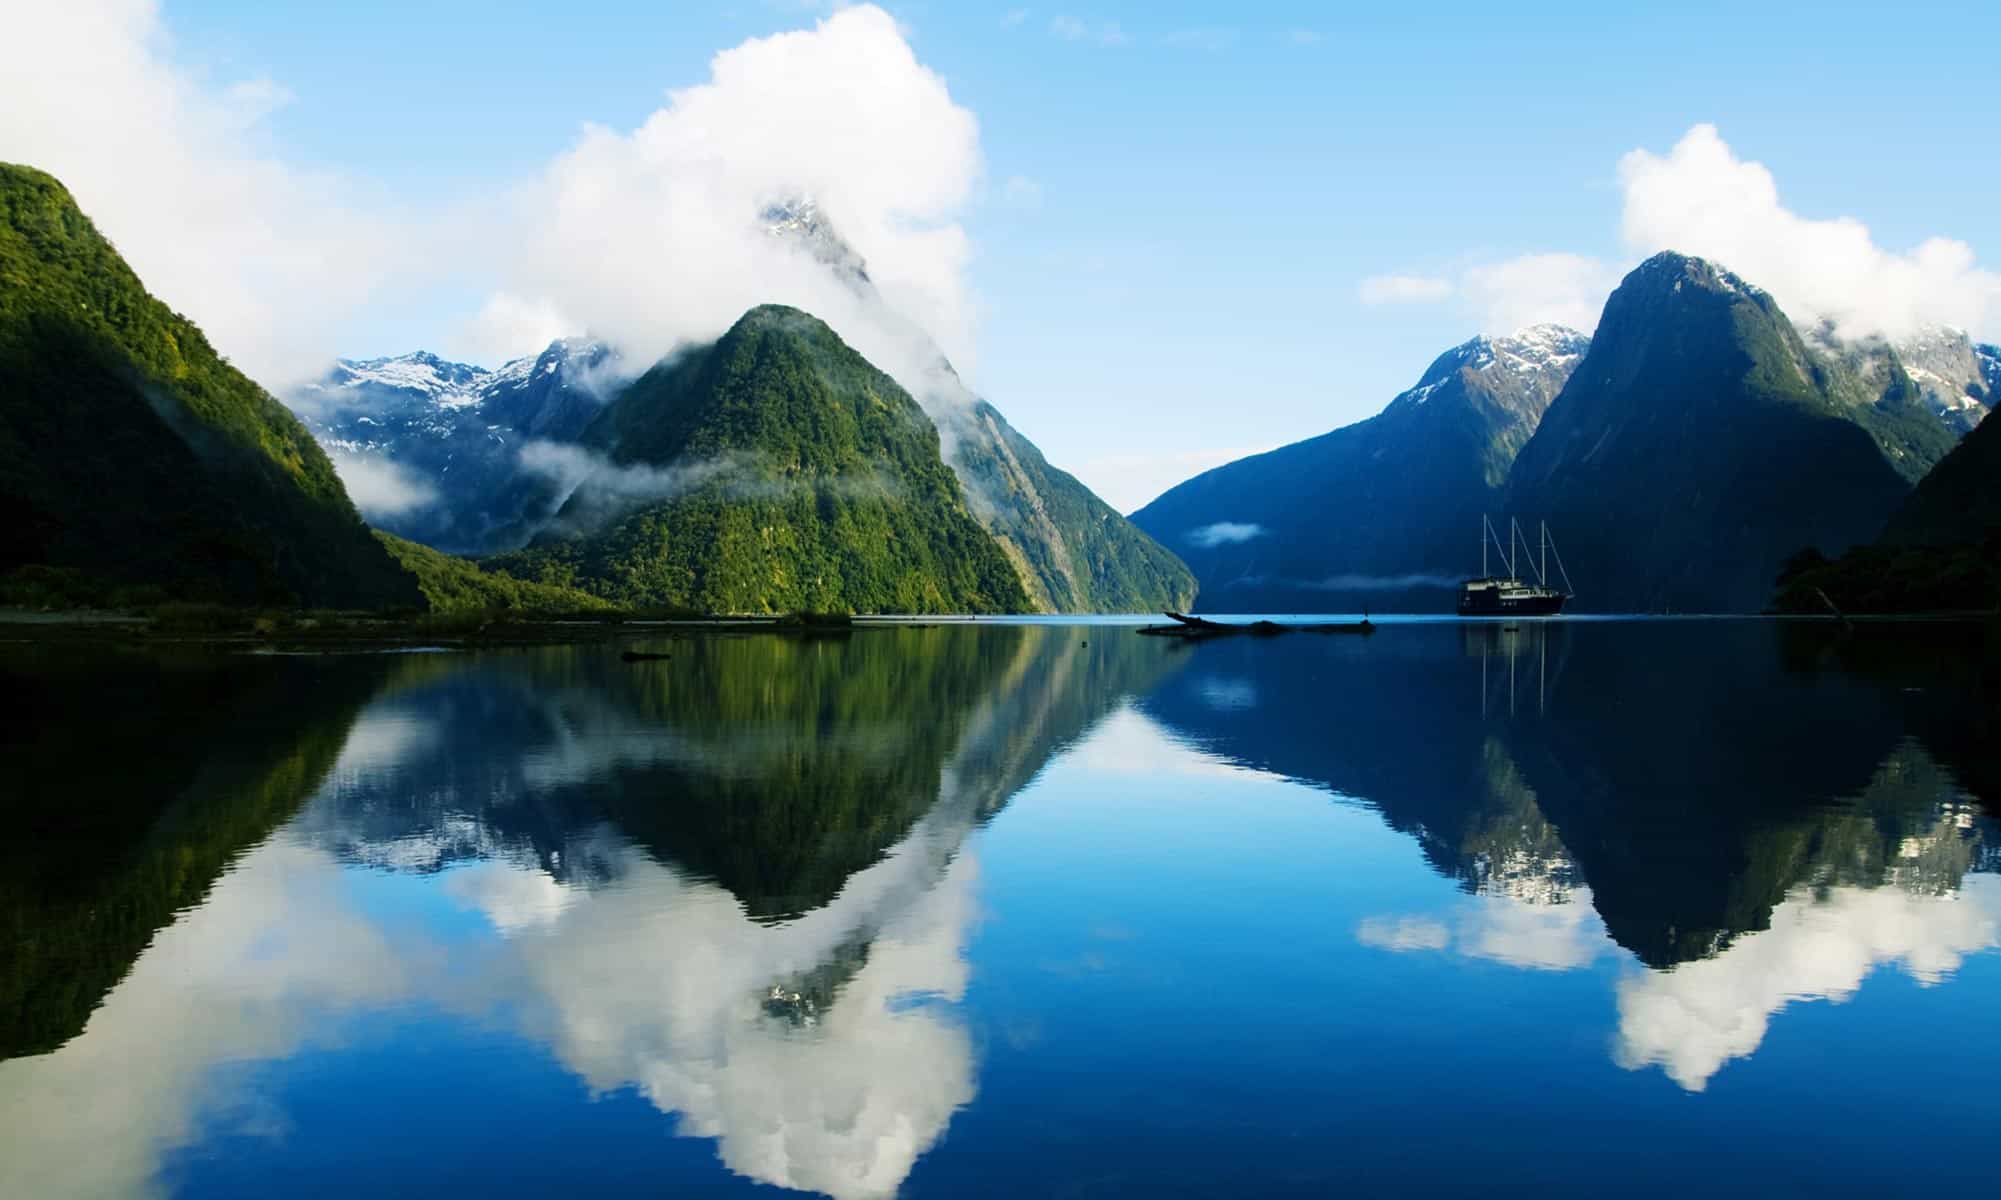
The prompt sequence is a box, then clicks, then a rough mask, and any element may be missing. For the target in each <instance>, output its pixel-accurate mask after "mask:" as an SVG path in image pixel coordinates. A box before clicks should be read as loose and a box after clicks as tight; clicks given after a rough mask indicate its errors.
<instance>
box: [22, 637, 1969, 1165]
mask: <svg viewBox="0 0 2001 1200" xmlns="http://www.w3.org/2000/svg"><path fill="white" fill-rule="evenodd" d="M652 645H654V646H655V647H656V648H664V649H669V650H671V652H672V657H671V658H670V659H668V660H666V661H662V662H647V663H640V664H626V663H623V662H621V661H619V659H618V656H617V653H616V648H611V649H608V648H606V647H601V646H591V647H557V648H547V649H534V650H505V651H490V652H480V653H471V654H462V655H460V654H452V655H441V654H440V655H395V656H391V655H374V656H371V655H354V656H341V657H325V658H285V657H277V658H254V657H249V656H237V657H219V656H213V655H192V654H190V655H183V656H175V657H164V658H163V657H158V656H149V657H141V656H137V655H127V654H113V653H110V652H108V651H107V652H90V653H80V652H77V651H75V650H73V649H71V650H64V651H62V652H60V653H57V652H53V651H49V650H39V651H38V650H32V649H13V650H6V651H0V672H4V676H5V678H4V684H5V686H6V688H7V690H8V693H9V694H10V696H12V697H14V698H15V699H16V700H17V701H23V700H25V701H26V702H27V703H25V704H22V705H21V706H20V707H22V708H25V709H27V710H29V712H28V715H27V716H25V717H23V718H17V719H15V720H14V721H12V722H10V723H8V724H7V725H6V726H5V728H4V731H0V751H4V767H3V768H0V770H4V775H0V819H4V822H5V823H4V827H0V1059H4V1060H5V1061H0V1196H7V1197H16V1196H19V1197H42V1196H50V1197H61V1196H90V1197H100V1196H105V1197H115V1196H125V1195H187V1196H268V1195H297V1196H322V1195H324V1196H341V1197H351V1196H355V1195H380V1196H387V1195H412V1194H425V1195H428V1194H454V1195H458V1194H463V1195H482V1196H514V1195H521V1196H537V1197H543V1196H551V1195H582V1194H597V1195H616V1196H624V1195H729V1194H735V1193H739V1192H742V1193H750V1192H758V1191H764V1192H775V1191H776V1190H778V1189H797V1190H799V1191H802V1192H811V1193H825V1194H829V1195H833V1196H838V1197H868V1196H886V1195H891V1194H898V1193H901V1194H907V1195H914V1196H966V1195H993V1196H1019V1195H1024V1194H1032V1195H1047V1196H1069V1195H1093V1194H1128V1193H1129V1194H1146V1195H1251V1194H1294V1195H1327V1194H1333V1193H1336V1192H1346V1193H1351V1194H1362V1195H1371V1194H1414V1193H1415V1194H1422V1193H1432V1194H1443V1193H1451V1194H1460V1195H1469V1194H1514V1193H1521V1192H1527V1191H1530V1190H1536V1191H1543V1190H1551V1191H1554V1190H1557V1189H1564V1190H1566V1191H1568V1192H1569V1193H1570V1194H1576V1195H1598V1194H1608V1193H1624V1194H1641V1195H1673V1196H1686V1195H1691V1194H1698V1195H1700V1194H1708V1195H1715V1194H1724V1195H1742V1194H1760V1195H1813V1196H1834V1195H1881V1194H1914V1193H1919V1192H1923V1193H1927V1194H1929V1193H1946V1192H1950V1191H1964V1192H1966V1193H1967V1194H1981V1193H1983V1192H1984V1191H1985V1190H1986V1189H1987V1188H1990V1187H1991V1186H1992V1180H1993V1167H1992V1161H1993V1160H1992V1148H1993V1145H1994V1138H1995V1136H1996V1132H1997V1129H2001V1125H1997V1120H1996V1114H1997V1112H2001V954H1997V953H1996V949H1997V944H2001V877H1997V875H1996V874H1995V873H1994V872H1996V870H1997V869H2001V828H1997V826H1996V824H1995V823H1994V822H1993V821H1992V820H1991V819H1990V818H1989V816H1988V813H1989V812H1990V811H1992V809H1990V807H1989V806H1996V807H2001V769H1998V768H1997V751H1996V747H1997V745H2001V724H1997V718H1996V713H1997V711H2001V702H1997V679H2001V672H1997V670H1996V667H1995V664H1996V662H1997V658H2001V655H1997V652H1996V649H1995V646H1994V644H1993V638H1992V635H1991V634H1989V633H1983V632H1982V631H1981V630H1979V629H1977V628H1945V627H1930V628H1921V629H1916V630H1903V631H1899V630H1896V629H1892V628H1887V627H1884V628H1863V629H1860V630H1858V631H1857V632H1856V633H1855V634H1854V635H1852V636H1849V637H1841V636H1838V635H1837V634H1836V633H1835V632H1834V631H1832V630H1829V629H1826V628H1821V627H1811V628H1809V627H1801V626H1783V625H1776V624H1771V623H1763V622H1719V621H1690V622H1633V623H1607V622H1562V623H1556V624H1552V625H1549V626H1538V625H1534V624H1524V625H1523V626H1522V627H1520V628H1513V629H1511V628H1507V627H1503V626H1499V625H1492V624H1489V625H1459V624H1452V623H1435V624H1415V625H1395V626H1390V627H1386V628H1385V629H1384V630H1383V631H1382V632H1381V633H1379V634H1378V635H1377V636H1375V637H1374V638H1372V639H1366V640H1364V639H1360V638H1344V637H1310V636H1293V637H1287V638H1279V639H1271V640H1251V639H1231V640H1227V641H1222V642H1214V643H1209V644H1203V645H1194V646H1186V645H1176V644H1164V643H1163V642H1161V641H1160V640H1156V639H1151V638H1142V637H1139V636H1136V635H1135V634H1133V633H1132V632H1131V631H1130V629H1125V628H1117V627H1111V626H1105V625H1095V626H1063V625H1056V624H1034V625H994V624H982V625H979V626H947V627H941V628H934V629H919V628H899V629H889V630H866V631H861V632H857V633H855V634H853V635H852V636H846V637H828V638H817V639H806V640H797V639H787V638H783V637H779V636H775V635H769V634H752V635H742V636H706V637H693V638H687V639H681V640H669V639H666V638H662V639H660V640H659V641H657V642H655V643H652Z"/></svg>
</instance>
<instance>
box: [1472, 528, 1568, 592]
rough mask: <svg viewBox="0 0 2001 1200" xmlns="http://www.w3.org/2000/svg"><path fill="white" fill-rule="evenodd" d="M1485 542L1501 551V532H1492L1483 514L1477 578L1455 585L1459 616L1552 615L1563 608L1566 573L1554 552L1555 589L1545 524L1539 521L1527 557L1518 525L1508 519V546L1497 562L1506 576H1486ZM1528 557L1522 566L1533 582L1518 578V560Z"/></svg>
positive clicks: (1552, 548) (1553, 548) (1553, 550)
mask: <svg viewBox="0 0 2001 1200" xmlns="http://www.w3.org/2000/svg"><path fill="white" fill-rule="evenodd" d="M1489 545H1492V547H1493V548H1494V549H1495V550H1496V551H1501V535H1500V534H1498V533H1496V532H1495V531H1494V523H1493V522H1492V521H1489V520H1488V519H1487V518H1486V516H1485V515H1482V516H1481V518H1480V578H1478V579H1469V580H1467V581H1466V582H1465V583H1463V584H1461V585H1460V587H1459V615H1460V616H1462V617H1552V616H1555V615H1556V614H1557V613H1560V612H1562V611H1563V605H1564V602H1565V601H1567V600H1569V599H1570V596H1571V587H1570V572H1568V571H1566V570H1564V569H1563V556H1562V555H1561V554H1557V555H1556V569H1557V573H1558V574H1560V575H1561V576H1562V577H1563V586H1562V587H1561V588H1555V587H1551V586H1550V582H1549V557H1550V555H1551V554H1555V553H1556V545H1555V543H1553V542H1551V541H1550V540H1549V525H1548V523H1546V522H1545V523H1542V525H1541V536H1540V541H1539V542H1538V544H1537V546H1536V547H1535V551H1536V552H1535V554H1534V555H1533V556H1528V555H1527V552H1528V551H1529V550H1530V549H1531V547H1530V546H1528V545H1527V544H1526V539H1524V538H1523V537H1522V527H1521V525H1520V523H1519V522H1517V521H1516V520H1515V519H1514V518H1513V517H1510V518H1508V545H1507V549H1506V550H1505V551H1503V552H1502V553H1501V556H1500V557H1501V564H1502V565H1503V566H1505V567H1507V569H1508V573H1507V574H1506V575H1490V574H1488V572H1487V548H1488V546H1489ZM1525 556H1528V562H1527V563H1526V565H1527V566H1528V567H1529V568H1530V569H1531V570H1533V571H1534V572H1535V582H1533V583H1531V582H1529V581H1528V580H1526V579H1524V578H1522V573H1521V570H1520V569H1519V568H1520V566H1521V565H1523V564H1522V559H1523V558H1524V557H1525Z"/></svg>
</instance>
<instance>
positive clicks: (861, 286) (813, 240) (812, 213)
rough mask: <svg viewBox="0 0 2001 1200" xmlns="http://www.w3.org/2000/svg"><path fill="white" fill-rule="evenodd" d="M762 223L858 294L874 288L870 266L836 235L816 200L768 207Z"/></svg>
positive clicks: (795, 200)
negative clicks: (859, 291) (870, 277)
mask: <svg viewBox="0 0 2001 1200" xmlns="http://www.w3.org/2000/svg"><path fill="white" fill-rule="evenodd" d="M759 220H760V221H761V222H762V223H763V225H764V230H765V232H766V233H769V234H770V235H771V236H772V237H775V238H780V239H783V240H785V241H787V242H790V243H792V244H793V245H796V246H798V247H799V248H800V249H802V250H804V251H806V253H808V254H810V255H812V256H813V258H814V260H815V261H817V262H819V263H820V264H821V265H823V266H825V267H827V268H829V269H830V270H832V271H833V272H834V274H835V275H837V276H839V277H840V279H841V281H842V282H843V283H846V284H847V285H848V286H850V287H852V288H855V289H856V290H866V289H872V288H873V287H874V283H873V281H872V280H870V279H869V274H868V263H867V262H865V261H864V260H863V259H862V256H861V255H860V254H859V253H857V252H856V250H855V248H854V247H853V246H850V245H848V243H847V241H846V240H845V239H844V238H842V237H841V235H840V234H839V233H836V232H835V231H834V226H833V224H832V223H831V222H830V221H828V220H827V218H826V217H825V216H824V215H823V214H822V213H821V212H820V206H819V205H818V204H816V203H814V201H813V199H812V197H810V196H795V197H793V198H791V199H789V200H781V201H779V202H778V203H776V204H771V205H768V206H766V208H765V210H764V211H763V212H762V213H761V214H759Z"/></svg>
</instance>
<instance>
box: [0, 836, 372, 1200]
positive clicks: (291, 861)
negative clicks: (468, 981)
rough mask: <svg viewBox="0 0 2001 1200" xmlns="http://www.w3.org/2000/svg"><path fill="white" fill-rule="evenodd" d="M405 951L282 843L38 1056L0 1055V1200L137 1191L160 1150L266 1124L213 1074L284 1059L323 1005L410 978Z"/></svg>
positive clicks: (336, 876) (320, 862)
mask: <svg viewBox="0 0 2001 1200" xmlns="http://www.w3.org/2000/svg"><path fill="white" fill-rule="evenodd" d="M405 963H406V960H405V958H404V957H402V956H400V955H399V954H398V953H397V952H396V951H395V949H394V948H392V947H391V945H390V944H389V941H388V939H387V938H386V937H385V936H384V934H383V932H382V931H381V930H379V929H377V928H376V927H375V926H373V925H371V924H370V923H369V922H368V921H366V920H365V919H363V918H362V917H361V916H360V915H359V914H357V913H355V912H353V911H351V909H350V908H349V907H348V906H347V904H346V903H345V896H344V895H343V894H341V889H340V870H339V868H338V867H337V866H336V865H335V863H334V862H333V861H332V860H331V859H330V858H329V857H328V856H327V855H326V854H324V853H322V852H320V851H317V850H311V849H306V848H304V847H301V846H298V845H295V844H292V843H288V842H286V841H284V840H283V839H282V838H281V839H279V840H277V841H273V842H271V843H267V844H266V845H264V846H263V847H260V848H259V849H257V850H255V851H252V852H251V853H250V854H248V855H246V856H245V857H244V858H243V860H242V861H241V862H240V863H239V864H238V865H237V866H236V868H235V869H234V870H233V871H231V872H230V874H228V875H227V876H225V877H224V878H223V879H222V880H220V881H219V882H218V883H217V885H216V888H215V891H214V892H213V893H212V895H211V897H210V901H209V903H207V904H204V905H203V906H202V907H201V908H199V909H196V910H194V911H192V912H190V913H188V914H187V915H186V916H185V917H183V918H182V919H181V920H179V921H178V922H176V923H175V924H173V925H171V926H169V927H168V928H166V929H164V930H162V931H160V934H159V935H158V937H157V938H156V939H155V940H154V942H153V945H152V946H151V947H150V948H149V949H148V950H147V951H146V952H145V953H144V954H142V955H140V957H139V959H138V961H137V962H136V963H135V964H134V965H133V967H132V971H131V973H130V974H129V975H127V976H126V977H125V979H124V980H123V981H121V982H120V983H119V985H118V986H117V987H116V988H114V989H113V990H112V992H111V993H110V995H109V996H107V997H106V998H105V1001H104V1004H103V1006H102V1007H101V1008H99V1009H98V1010H97V1011H96V1012H95V1013H93V1014H91V1017H90V1021H89V1023H88V1024H87V1025H86V1026H85V1028H84V1031H83V1033H82V1034H80V1035H78V1036H77V1037H76V1038H75V1039H73V1040H71V1041H70V1042H69V1043H68V1044H67V1045H65V1046H63V1047H62V1048H61V1049H60V1050H58V1051H56V1052H54V1053H52V1054H44V1055H40V1056H37V1057H33V1058H17V1059H14V1060H12V1061H10V1062H4V1063H0V1195H5V1196H23V1197H25V1196H35V1197H56V1196H123V1195H137V1194H145V1193H146V1192H147V1191H148V1190H149V1181H150V1180H151V1179H152V1177H153V1175H154V1173H155V1172H156V1170H157V1169H158V1165H159V1161H160V1159H161V1157H162V1156H164V1155H165V1154H166V1153H168V1152H170V1151H172V1150H174V1149H176V1148H178V1147H181V1146H185V1145H189V1144H191V1143H193V1142H195V1141H197V1140H199V1139H200V1138H201V1137H203V1136H206V1135H208V1134H209V1133H211V1132H213V1128H212V1127H213V1126H217V1125H220V1126H223V1127H225V1128H229V1129H232V1130H233V1131H236V1132H246V1133H249V1132H258V1131H260V1130H263V1131H268V1130H269V1129H270V1128H271V1127H272V1125H273V1122H272V1120H271V1118H270V1116H269V1114H267V1113H259V1112H258V1111H257V1110H256V1106H255V1104H254V1103H251V1102H249V1101H247V1100H246V1099H245V1098H243V1097H240V1096H239V1097H228V1096H220V1095H217V1094H216V1092H217V1085H216V1079H215V1071H216V1068H217V1067H219V1066H221V1065H223V1064H226V1063H231V1062H242V1061H245V1060H256V1059H273V1058H282V1057H285V1056H287V1055H290V1054H293V1053H296V1052H297V1051H298V1050H299V1049H300V1048H301V1047H302V1046H304V1045H306V1044H307V1043H308V1042H310V1041H313V1040H315V1038H316V1037H317V1036H323V1035H320V1034H319V1031H320V1030H321V1029H323V1028H324V1026H325V1018H326V1017H327V1016H328V1015H329V1014H332V1013H337V1012H339V1011H341V1010H344V1009H351V1008H354V1007H357V1006H362V1005H375V1004H381V1003H384V1002H386V1001H388V1000H390V999H392V998H394V997H396V996H398V995H400V994H403V993H404V992H405V991H406V989H407V986H408V982H409V981H408V977H407V974H406V971H405Z"/></svg>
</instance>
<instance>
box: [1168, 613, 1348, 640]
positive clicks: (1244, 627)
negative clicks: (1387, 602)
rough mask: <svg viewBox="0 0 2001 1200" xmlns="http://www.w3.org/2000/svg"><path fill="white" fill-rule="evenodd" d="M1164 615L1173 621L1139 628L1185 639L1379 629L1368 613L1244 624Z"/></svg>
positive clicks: (1185, 614)
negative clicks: (1342, 618)
mask: <svg viewBox="0 0 2001 1200" xmlns="http://www.w3.org/2000/svg"><path fill="white" fill-rule="evenodd" d="M1161 615H1162V616H1164V617H1166V618H1167V619H1168V620H1170V621H1172V622H1174V624H1172V625H1142V626H1140V628H1139V631H1140V632H1141V633H1143V634H1145V635H1147V636H1148V637H1171V638H1181V639H1183V640H1186V641H1201V640H1203V639H1206V638H1217V637H1239V636H1249V637H1276V636H1277V635H1279V634H1281V633H1355V634H1361V635H1362V636H1364V637H1367V636H1368V635H1370V634H1372V633H1374V632H1375V631H1376V627H1375V624H1374V623H1373V622H1371V621H1370V620H1369V618H1367V617H1363V618H1362V619H1361V620H1360V621H1350V622H1338V621H1311V622H1307V623H1306V624H1297V625H1288V624H1280V623H1279V622H1277V621H1246V622H1244V623H1242V624H1233V623H1231V622H1228V621H1211V620H1208V619H1207V618H1204V617H1191V616H1189V615H1188V614H1187V613H1178V612H1164V613H1162V614H1161Z"/></svg>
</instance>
